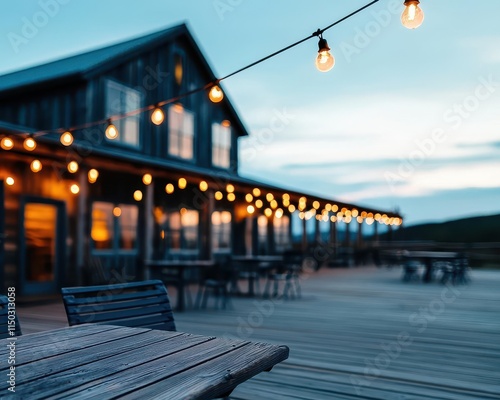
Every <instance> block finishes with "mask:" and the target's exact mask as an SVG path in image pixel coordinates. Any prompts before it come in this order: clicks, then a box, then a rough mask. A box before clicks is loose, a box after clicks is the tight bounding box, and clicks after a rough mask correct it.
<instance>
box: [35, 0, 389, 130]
mask: <svg viewBox="0 0 500 400" xmlns="http://www.w3.org/2000/svg"><path fill="white" fill-rule="evenodd" d="M379 1H380V0H373V1H371V2H370V3H368V4H366V5H364V6H363V7H361V8H359V9H357V10H355V11H353V12H352V13H350V14H348V15H346V16H345V17H343V18H341V19H339V20H337V21H335V22H333V23H332V24H330V25H328V26H326V27H325V28H323V29H318V30H317V31H315V32H313V33H312V34H310V35H309V36H307V37H305V38H303V39H301V40H298V41H297V42H295V43H292V44H290V45H288V46H286V47H283V48H282V49H280V50H278V51H275V52H274V53H271V54H269V55H267V56H265V57H263V58H261V59H259V60H257V61H254V62H253V63H251V64H248V65H246V66H244V67H242V68H240V69H238V70H236V71H234V72H231V73H230V74H228V75H225V76H223V77H222V78H219V79H216V80H214V81H212V82H209V83H208V84H206V85H204V86H201V87H198V88H195V89H192V90H189V91H187V92H184V93H181V94H179V95H178V96H175V97H172V98H170V99H167V100H163V101H160V102H157V103H155V104H151V105H148V106H145V107H142V108H138V109H135V110H131V111H128V112H126V113H123V114H117V115H113V116H111V117H107V118H105V119H102V120H97V121H92V122H87V123H84V124H81V125H78V126H73V127H70V128H67V129H65V128H59V129H51V130H44V131H37V132H33V133H31V134H30V135H31V136H32V137H34V136H43V135H45V134H48V133H54V132H58V133H61V134H63V133H66V132H69V133H71V132H74V131H78V130H83V129H88V128H91V127H93V126H97V125H104V124H108V126H109V125H110V124H112V122H113V121H117V120H120V119H124V118H127V117H130V116H134V115H137V114H140V113H143V112H146V111H153V110H156V109H161V107H163V106H165V105H167V104H171V103H176V102H178V101H179V100H181V99H183V98H185V97H188V96H192V95H193V94H196V93H199V92H202V91H207V90H213V89H214V88H218V90H220V91H221V89H220V88H219V86H218V85H219V84H220V82H221V81H223V80H226V79H228V78H230V77H232V76H234V75H236V74H239V73H241V72H243V71H246V70H247V69H249V68H252V67H254V66H256V65H258V64H260V63H262V62H264V61H267V60H269V59H270V58H273V57H276V56H277V55H279V54H281V53H283V52H285V51H288V50H290V49H292V48H294V47H296V46H298V45H299V44H302V43H304V42H306V41H308V40H310V39H312V38H314V37H318V38H319V39H320V50H321V43H322V41H324V43H326V40H324V39H323V33H324V32H325V31H327V30H328V29H331V28H333V27H334V26H336V25H338V24H340V23H342V22H344V21H345V20H347V19H349V18H351V17H353V16H354V15H356V14H358V13H360V12H362V11H364V10H365V9H367V8H369V7H371V6H373V5H374V4H376V3H378V2H379ZM328 50H329V49H328ZM221 92H222V91H221ZM210 97H211V96H210ZM222 97H223V95H219V98H220V99H222ZM211 100H212V101H214V100H213V99H212V97H211ZM219 101H220V100H219ZM214 102H217V101H214Z"/></svg>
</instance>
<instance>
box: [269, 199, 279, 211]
mask: <svg viewBox="0 0 500 400" xmlns="http://www.w3.org/2000/svg"><path fill="white" fill-rule="evenodd" d="M270 205H271V208H272V209H273V210H274V209H276V208H278V202H277V201H276V200H271V203H270Z"/></svg>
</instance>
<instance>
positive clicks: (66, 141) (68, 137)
mask: <svg viewBox="0 0 500 400" xmlns="http://www.w3.org/2000/svg"><path fill="white" fill-rule="evenodd" d="M60 140H61V143H62V144H63V145H64V146H70V145H71V143H73V135H72V134H71V132H69V131H68V132H64V133H63V134H62V135H61V138H60Z"/></svg>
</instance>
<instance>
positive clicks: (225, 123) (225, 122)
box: [221, 119, 231, 128]
mask: <svg viewBox="0 0 500 400" xmlns="http://www.w3.org/2000/svg"><path fill="white" fill-rule="evenodd" d="M221 125H222V126H223V127H225V128H229V127H230V126H231V121H229V120H228V119H225V120H224V121H222V122H221Z"/></svg>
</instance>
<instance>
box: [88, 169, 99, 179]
mask: <svg viewBox="0 0 500 400" xmlns="http://www.w3.org/2000/svg"><path fill="white" fill-rule="evenodd" d="M98 177H99V171H97V170H96V169H93V168H92V169H91V170H90V171H89V173H88V178H89V182H90V183H95V182H96V181H97V178H98Z"/></svg>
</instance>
